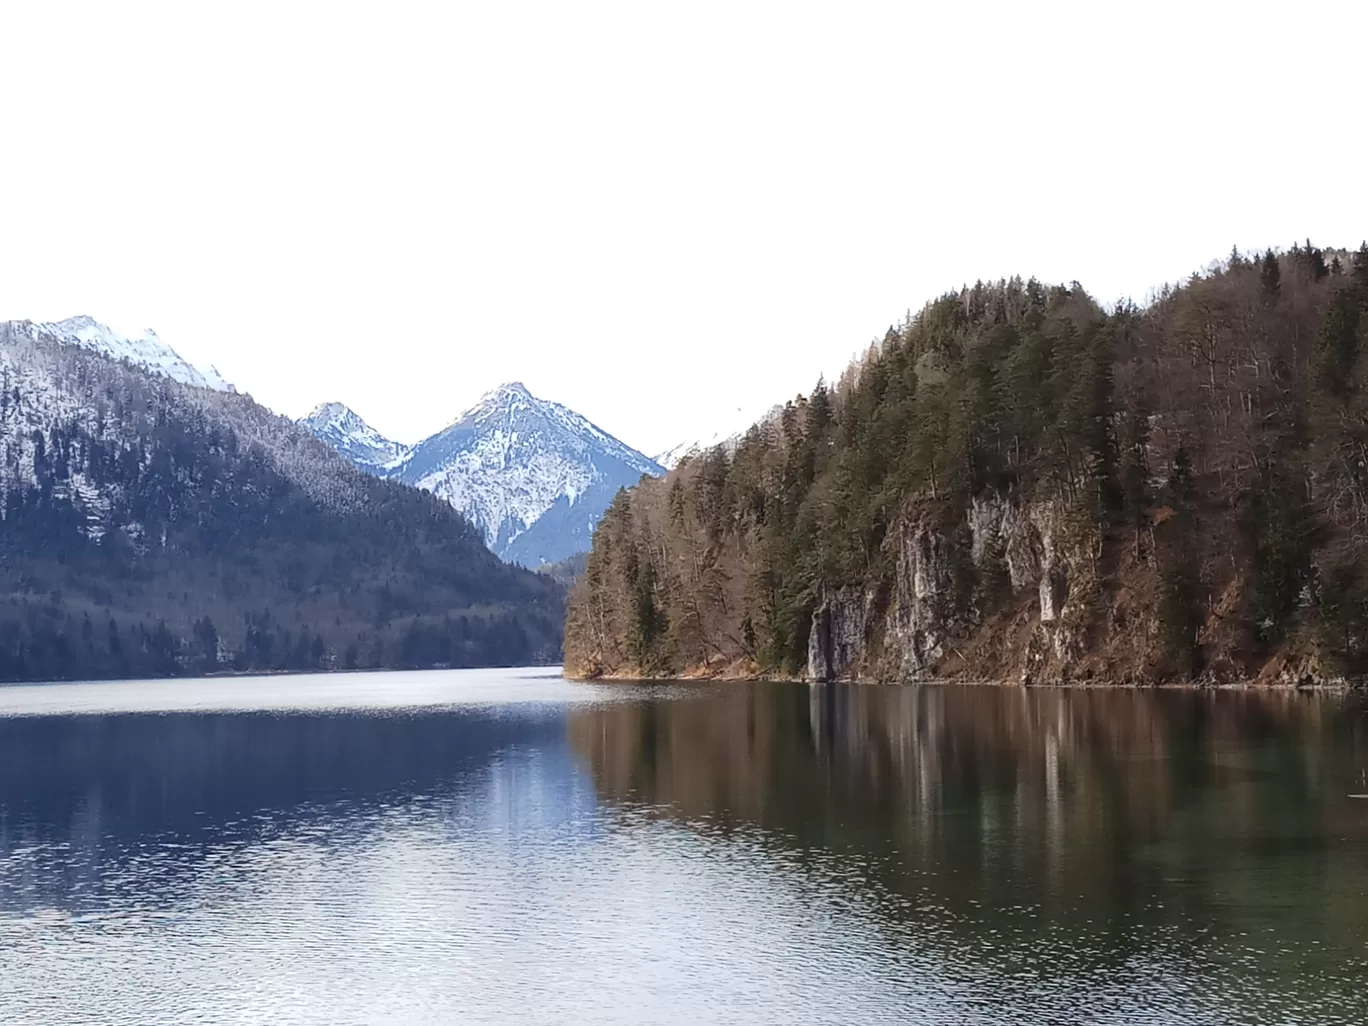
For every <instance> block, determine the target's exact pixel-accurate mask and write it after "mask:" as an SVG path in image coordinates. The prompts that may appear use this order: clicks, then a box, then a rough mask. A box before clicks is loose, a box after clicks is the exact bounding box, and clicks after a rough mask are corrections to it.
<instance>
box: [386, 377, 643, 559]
mask: <svg viewBox="0 0 1368 1026" xmlns="http://www.w3.org/2000/svg"><path fill="white" fill-rule="evenodd" d="M662 473H664V468H662V467H661V466H660V465H659V464H657V463H656V462H655V461H653V460H651V459H649V458H648V457H646V456H643V455H642V454H641V453H639V452H637V451H636V450H635V449H633V448H631V447H630V446H627V445H624V444H623V443H622V442H620V441H618V440H617V439H616V438H614V437H613V436H612V435H610V434H608V433H607V432H606V431H604V430H603V429H601V428H599V427H597V426H595V425H594V424H592V423H590V422H589V421H588V420H587V419H585V418H584V417H582V416H580V415H579V414H578V413H576V412H574V411H573V410H570V409H567V408H566V407H564V406H562V405H560V404H559V403H553V402H549V401H547V400H544V399H538V398H536V397H535V396H533V395H532V394H531V393H530V392H528V390H527V389H526V388H525V387H524V386H523V385H522V384H521V383H520V382H513V383H510V384H506V385H501V386H499V387H498V388H496V389H494V390H493V391H492V392H489V393H487V394H486V395H484V396H483V397H482V398H481V399H480V401H479V402H478V403H476V404H475V406H474V407H472V408H471V409H470V410H467V411H466V412H465V413H464V414H463V415H462V416H461V417H460V419H458V420H457V421H456V422H455V423H454V424H452V425H451V426H450V427H448V428H446V429H445V430H443V431H440V432H438V433H437V434H435V435H433V436H432V437H431V438H428V439H426V440H424V441H422V442H419V443H418V444H417V445H415V446H414V447H413V452H412V454H411V455H410V456H409V458H408V460H407V461H406V462H405V463H404V464H403V466H402V467H400V468H399V470H398V472H397V474H396V476H397V477H398V478H399V479H400V480H402V481H404V482H406V483H408V484H412V485H417V486H418V487H419V488H425V489H427V490H428V491H430V492H432V493H433V494H435V495H438V496H440V497H441V498H443V499H446V500H447V502H449V503H451V505H452V506H454V507H456V508H457V509H459V510H460V511H461V512H462V513H464V514H465V515H466V516H467V517H469V518H470V520H471V521H472V522H473V523H474V524H475V526H476V527H478V528H479V529H480V530H481V531H483V532H484V535H485V540H486V542H487V543H488V544H489V547H490V548H491V549H493V550H494V551H495V552H496V553H498V554H499V555H500V556H502V557H503V558H504V559H507V560H511V561H516V562H520V563H523V564H524V565H527V566H538V565H541V564H542V563H554V562H556V561H558V560H561V559H564V558H566V557H567V556H570V555H573V554H574V553H576V552H581V551H584V549H585V548H587V543H588V536H589V534H590V533H592V530H593V525H594V524H596V523H597V522H598V518H599V517H600V516H602V515H603V511H604V510H605V509H606V508H607V506H608V503H609V502H610V501H611V500H612V496H613V494H615V493H616V492H617V489H618V488H620V487H623V486H625V485H632V484H635V483H636V482H637V481H638V480H640V479H641V475H643V474H650V475H653V476H655V475H660V474H662ZM548 513H554V514H555V515H554V516H552V517H551V518H550V519H548V520H547V521H546V524H545V525H544V526H543V528H542V529H541V530H540V531H538V530H537V527H536V525H537V524H538V523H539V522H541V521H542V520H543V518H544V517H546V516H547V514H548Z"/></svg>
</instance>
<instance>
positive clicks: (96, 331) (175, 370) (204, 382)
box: [37, 314, 237, 392]
mask: <svg viewBox="0 0 1368 1026" xmlns="http://www.w3.org/2000/svg"><path fill="white" fill-rule="evenodd" d="M37 327H39V328H41V329H42V330H43V331H45V332H47V333H48V334H50V335H54V336H56V337H57V338H59V339H61V340H63V341H66V342H71V343H73V344H75V345H79V346H82V347H84V348H86V349H90V350H93V351H95V352H97V353H100V354H101V355H103V356H108V357H109V358H110V359H113V360H127V361H128V362H129V363H132V364H134V365H135V366H138V367H141V368H143V369H144V370H149V371H152V372H153V373H154V374H164V375H165V376H166V377H168V378H173V379H175V380H176V381H179V382H181V383H182V384H184V385H195V386H197V387H199V388H212V389H213V390H214V391H216V392H235V391H237V389H235V388H234V387H233V386H232V385H230V384H229V383H228V382H227V381H225V380H223V375H221V374H219V372H218V371H217V370H216V369H215V368H213V367H207V368H200V367H196V366H194V365H193V364H191V363H188V362H187V361H186V360H184V359H183V358H182V357H181V356H180V354H179V353H177V352H176V351H175V350H174V349H172V348H171V347H170V346H168V345H167V344H166V343H165V342H163V341H162V340H161V339H160V338H158V337H157V333H156V332H155V331H153V330H152V329H151V328H147V329H146V330H144V331H143V333H142V334H141V335H137V336H128V335H122V334H120V333H119V332H117V331H115V330H114V329H113V328H110V327H109V326H108V325H104V324H101V323H100V322H99V321H97V320H95V319H94V318H93V317H88V316H86V315H85V314H81V315H79V316H76V317H68V318H67V319H66V320H64V321H53V322H50V323H47V324H39V325H37Z"/></svg>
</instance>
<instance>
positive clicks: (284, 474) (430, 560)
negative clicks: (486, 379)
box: [0, 323, 564, 681]
mask: <svg viewBox="0 0 1368 1026" xmlns="http://www.w3.org/2000/svg"><path fill="white" fill-rule="evenodd" d="M0 518H2V519H0V680H5V681H20V680H69V679H89V678H109V677H150V676H184V675H192V674H207V673H215V672H247V671H275V670H290V671H300V670H332V669H366V668H381V667H384V668H420V667H431V666H487V665H518V664H527V663H535V662H542V663H545V662H550V661H553V660H555V659H556V658H557V657H558V656H559V654H560V644H559V643H560V629H561V623H562V618H563V603H564V586H563V585H560V584H557V583H556V582H555V581H553V580H551V579H550V578H547V577H545V576H541V575H537V574H533V573H530V572H528V571H524V570H520V569H518V568H516V567H511V566H508V565H507V564H504V563H502V562H501V561H500V560H499V559H497V558H496V557H495V556H494V555H493V553H491V552H490V551H489V550H488V549H487V548H486V547H485V545H484V544H483V541H482V539H481V538H480V536H479V534H478V532H476V531H475V530H474V528H472V527H471V525H470V524H469V523H468V522H467V521H466V520H465V519H464V518H462V517H461V516H460V515H459V514H457V513H456V512H455V511H454V510H452V509H451V507H450V506H448V505H447V504H446V503H444V502H442V501H441V500H439V499H437V498H435V497H433V496H431V495H429V494H427V493H425V492H420V491H418V490H416V489H413V488H409V487H407V486H404V485H400V484H396V483H393V482H386V481H380V480H377V479H375V478H371V477H368V476H366V475H363V474H361V473H360V472H359V471H357V470H356V469H355V468H353V467H351V466H350V465H349V464H347V463H346V462H345V461H344V460H343V459H342V458H341V457H339V456H337V454H336V453H334V452H332V451H331V450H330V449H328V448H327V447H326V446H325V445H323V444H322V443H321V442H318V441H317V440H316V439H314V438H312V437H311V436H309V435H308V434H307V433H306V432H304V431H303V430H302V429H300V428H298V427H296V426H295V425H293V424H292V423H291V422H290V421H288V420H286V419H284V418H281V417H277V416H276V415H274V414H272V413H270V411H267V410H265V409H263V408H262V407H260V406H258V405H257V404H255V403H254V402H253V401H252V400H251V399H250V397H248V396H242V395H235V394H223V393H215V392H210V391H208V390H206V389H199V388H192V387H189V386H186V385H181V384H178V383H176V382H174V381H170V380H168V379H164V378H159V377H155V376H152V375H149V374H146V373H144V372H142V371H140V370H138V369H136V368H133V367H132V366H130V365H126V364H125V365H121V364H116V363H113V362H112V361H110V360H108V359H106V358H104V357H102V356H98V355H96V354H93V353H89V352H86V351H84V350H81V349H78V348H76V347H72V346H62V345H59V344H57V343H54V342H52V341H50V340H47V339H43V338H41V337H38V336H37V335H35V331H34V328H33V326H31V325H26V324H24V323H11V324H6V325H0Z"/></svg>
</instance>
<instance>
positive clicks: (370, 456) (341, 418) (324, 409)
mask: <svg viewBox="0 0 1368 1026" xmlns="http://www.w3.org/2000/svg"><path fill="white" fill-rule="evenodd" d="M299 424H300V426H301V427H303V428H305V429H306V430H308V431H309V432H310V433H311V434H313V435H314V436H315V437H316V438H319V439H320V440H322V441H324V442H326V443H327V444H328V445H330V446H332V447H333V448H334V449H336V450H337V451H338V452H340V453H341V454H342V455H343V456H345V457H347V459H349V460H351V461H352V462H353V463H355V464H356V465H357V466H358V467H360V468H361V469H362V470H365V471H368V472H370V473H373V474H378V475H380V476H382V477H383V476H385V475H386V474H388V472H390V471H392V470H394V469H395V468H396V467H398V466H399V465H400V464H402V463H403V462H404V460H405V459H407V458H408V455H409V447H408V446H407V445H404V444H402V443H401V442H395V441H393V440H391V439H389V438H386V437H385V436H384V435H382V434H381V433H380V432H379V431H376V430H375V428H373V427H371V426H370V425H369V424H367V423H366V422H365V421H364V420H362V419H361V416H360V415H359V414H358V413H357V412H356V411H355V410H353V409H352V408H351V407H350V406H347V405H346V404H345V403H320V404H319V405H317V406H315V407H314V409H313V411H312V412H311V413H310V414H309V415H308V416H307V417H301V418H300V420H299Z"/></svg>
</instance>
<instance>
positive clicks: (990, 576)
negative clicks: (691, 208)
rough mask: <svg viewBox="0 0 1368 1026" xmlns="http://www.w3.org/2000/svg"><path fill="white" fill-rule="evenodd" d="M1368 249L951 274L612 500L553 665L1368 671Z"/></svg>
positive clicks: (1037, 674) (1244, 673)
mask: <svg viewBox="0 0 1368 1026" xmlns="http://www.w3.org/2000/svg"><path fill="white" fill-rule="evenodd" d="M1365 349H1368V245H1365V246H1364V247H1363V248H1361V249H1360V250H1359V251H1358V252H1357V253H1355V254H1349V253H1347V252H1345V251H1329V250H1322V249H1318V248H1316V247H1313V246H1311V245H1310V244H1309V243H1308V244H1307V245H1306V246H1296V247H1293V248H1292V249H1291V250H1290V251H1288V252H1286V253H1284V254H1281V255H1279V254H1274V253H1272V252H1269V253H1266V254H1264V255H1263V256H1262V257H1254V258H1250V257H1247V256H1242V255H1240V254H1234V255H1233V256H1232V258H1231V259H1230V260H1229V261H1228V262H1227V263H1225V264H1224V265H1217V266H1215V267H1213V269H1212V270H1211V271H1209V272H1208V273H1206V274H1199V275H1194V276H1193V277H1192V278H1191V279H1189V280H1188V281H1187V282H1185V283H1184V284H1183V285H1182V286H1181V287H1178V288H1168V289H1165V290H1164V291H1163V292H1162V293H1161V294H1160V295H1159V297H1158V298H1157V299H1156V300H1155V301H1154V302H1153V303H1152V304H1151V305H1150V306H1149V307H1148V308H1146V309H1143V310H1140V309H1137V308H1135V307H1133V306H1130V305H1128V304H1121V305H1119V306H1118V307H1117V308H1115V309H1112V310H1106V309H1104V308H1102V307H1101V306H1100V305H1099V304H1097V303H1096V302H1095V301H1094V300H1092V299H1091V298H1090V297H1089V296H1088V295H1087V294H1086V293H1085V292H1084V291H1083V290H1082V289H1081V288H1080V287H1078V286H1077V285H1073V286H1069V287H1064V286H1056V287H1047V286H1043V285H1041V284H1040V283H1038V282H1036V281H1034V280H1032V281H1028V282H1023V281H1021V280H1020V279H1013V280H1010V281H1002V282H998V283H996V284H988V285H985V284H979V285H976V286H974V287H972V288H965V289H962V290H959V291H957V292H954V293H950V294H948V295H946V296H944V297H942V298H941V299H938V300H936V301H934V302H932V303H930V304H928V305H927V306H926V308H925V309H923V310H922V311H921V312H920V313H919V314H918V315H917V316H916V317H913V318H910V319H909V320H908V321H907V322H906V323H904V324H902V325H901V326H899V327H898V328H896V329H890V331H889V332H888V334H887V336H886V337H885V339H884V340H883V341H882V343H881V344H879V345H878V346H875V347H874V348H872V349H871V350H870V352H869V353H868V355H867V356H866V357H865V358H863V359H862V360H860V361H859V362H857V363H856V364H855V365H854V366H852V367H851V369H850V370H849V372H848V373H847V374H846V375H845V377H844V378H843V379H842V381H841V382H840V384H839V385H838V386H837V387H836V388H835V389H831V390H828V389H826V388H825V387H819V388H818V389H817V390H816V391H814V392H813V394H812V395H811V396H809V397H807V398H804V399H800V400H798V401H796V402H792V403H789V404H787V405H786V406H785V407H784V409H783V410H782V411H781V413H780V415H779V416H778V417H777V418H772V419H770V420H768V421H766V422H764V423H762V424H759V425H757V426H756V427H755V428H753V429H751V430H750V431H749V432H747V433H746V435H745V437H744V438H742V439H741V441H740V443H739V444H738V445H737V446H736V447H735V450H734V451H728V449H727V448H726V447H719V448H714V449H711V450H709V451H707V452H706V453H704V454H703V455H702V456H701V458H699V459H695V460H688V461H686V462H685V463H683V464H682V465H681V466H680V468H679V469H678V470H677V471H675V472H674V473H672V474H671V475H670V477H669V478H668V479H666V480H665V481H660V482H656V481H646V482H643V483H642V484H641V485H639V486H638V487H637V488H635V489H632V490H631V491H630V492H627V493H624V495H623V496H622V498H621V500H620V501H615V502H614V503H613V505H612V506H611V507H610V508H609V510H608V511H607V512H606V513H605V515H604V517H603V518H602V520H601V522H600V524H599V527H598V529H597V530H596V532H595V536H594V545H593V549H592V551H591V553H590V556H589V559H588V562H587V566H586V570H585V573H584V575H583V576H582V577H581V578H580V580H579V582H578V584H577V585H576V588H575V591H574V593H573V595H572V600H571V605H570V608H569V611H568V615H567V625H566V639H565V647H566V660H567V667H568V669H569V670H570V671H571V672H575V673H579V674H584V675H595V674H627V675H636V674H642V673H646V674H653V673H655V674H665V675H670V674H678V673H680V672H683V671H686V670H697V671H700V672H715V673H724V672H740V673H772V674H781V675H785V676H806V677H809V678H811V679H819V680H824V679H835V678H857V679H875V680H888V679H906V678H916V677H927V676H933V677H934V676H962V677H976V678H979V679H985V678H987V679H997V680H1014V681H1015V680H1020V681H1024V682H1028V683H1029V682H1033V681H1050V680H1059V679H1073V680H1077V679H1087V680H1093V681H1098V682H1150V681H1157V680H1200V681H1210V682H1227V681H1239V680H1251V679H1253V680H1263V681H1283V682H1298V683H1300V682H1314V681H1329V680H1337V679H1339V680H1343V679H1363V678H1365V677H1368V473H1365V460H1364V453H1365V452H1368V448H1366V446H1368V351H1365Z"/></svg>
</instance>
